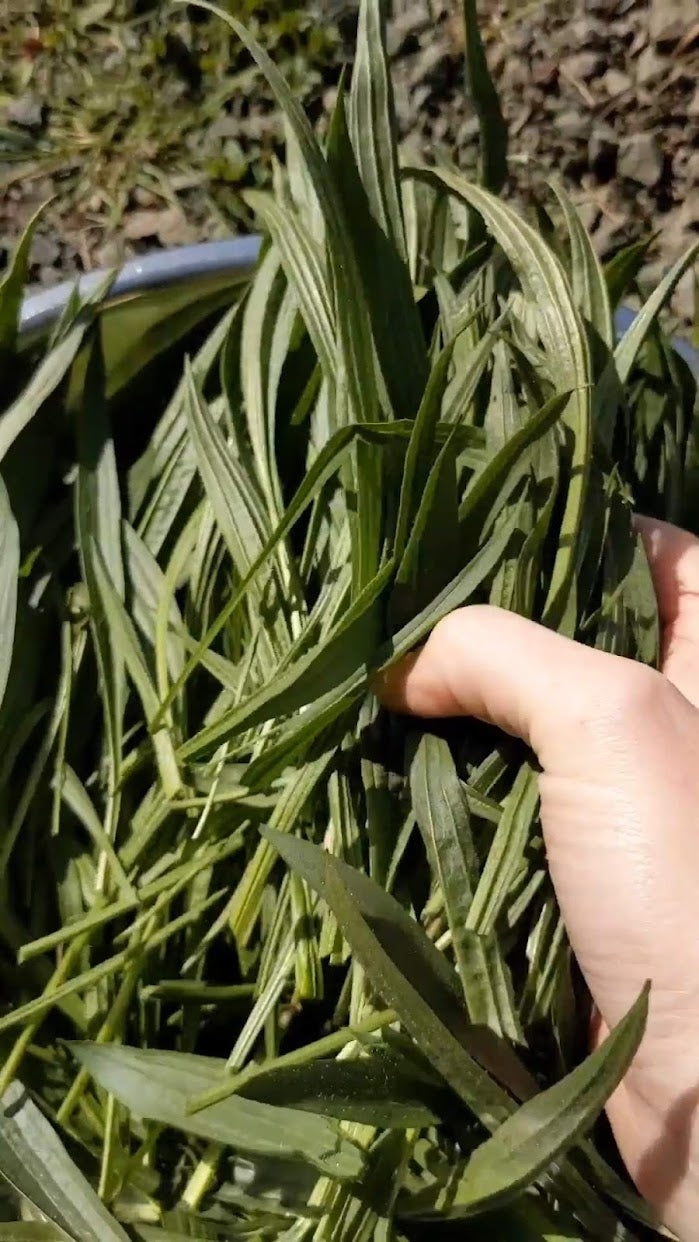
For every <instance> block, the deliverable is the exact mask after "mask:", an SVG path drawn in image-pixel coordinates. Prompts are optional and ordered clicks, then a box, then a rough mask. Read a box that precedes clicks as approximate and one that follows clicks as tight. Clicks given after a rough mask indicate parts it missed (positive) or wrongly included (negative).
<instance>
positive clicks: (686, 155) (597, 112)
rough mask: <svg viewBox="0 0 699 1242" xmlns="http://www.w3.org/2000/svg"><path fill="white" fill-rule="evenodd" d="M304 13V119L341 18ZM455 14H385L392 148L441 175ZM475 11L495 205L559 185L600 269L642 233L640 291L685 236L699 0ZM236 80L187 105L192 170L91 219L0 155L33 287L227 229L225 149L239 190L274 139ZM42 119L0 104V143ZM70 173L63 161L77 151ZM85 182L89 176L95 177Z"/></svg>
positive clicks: (349, 16)
mask: <svg viewBox="0 0 699 1242" xmlns="http://www.w3.org/2000/svg"><path fill="white" fill-rule="evenodd" d="M103 3H104V0H103ZM316 5H317V6H318V12H319V14H322V17H323V20H324V21H328V20H332V21H333V22H336V23H337V25H338V27H339V31H340V38H339V40H338V43H337V51H336V52H335V53H333V54H332V55H328V45H327V43H325V44H324V49H323V57H324V63H323V64H322V66H321V67H320V68H319V69H318V71H317V72H313V73H312V74H311V75H310V77H309V84H308V90H307V99H308V102H309V103H310V106H311V107H312V108H313V110H314V111H316V112H318V111H320V109H321V103H322V102H323V101H324V102H325V104H326V105H328V104H330V102H331V100H332V94H333V88H334V83H335V81H336V80H337V73H338V68H339V65H340V63H341V61H342V59H343V58H344V57H345V56H346V55H347V54H349V51H350V49H351V43H352V34H353V24H354V20H355V16H354V11H353V8H352V6H351V4H348V3H345V2H344V0H316ZM455 5H456V0H393V14H392V17H391V20H390V26H389V46H390V52H391V57H392V61H393V66H394V79H395V92H396V103H397V111H398V119H399V126H400V131H401V137H402V139H403V141H404V142H405V143H406V145H408V146H410V147H412V148H415V147H417V148H418V149H419V152H420V154H421V155H422V156H424V157H427V158H429V159H440V158H441V157H445V158H447V159H449V160H456V162H457V163H458V164H460V165H461V167H462V168H463V169H464V170H465V171H468V170H470V169H472V168H473V167H474V166H475V161H476V158H477V144H476V135H477V124H476V120H475V117H474V115H473V113H472V110H471V108H470V106H469V103H468V98H467V95H466V93H465V91H464V87H463V72H462V59H461V53H462V47H463V36H462V32H461V24H460V21H459V18H458V9H457V8H456V7H455ZM93 7H94V6H93ZM481 7H482V17H483V27H484V32H485V37H486V43H487V51H488V58H489V63H490V65H491V69H492V71H493V74H494V76H495V78H496V81H497V84H498V88H499V91H500V95H501V99H502V102H503V107H504V110H505V113H506V115H507V119H508V122H509V126H510V134H511V172H512V189H513V192H514V193H515V195H517V196H518V197H519V198H520V199H523V200H525V201H530V200H531V199H532V198H533V197H535V196H540V195H542V194H544V193H545V192H546V191H545V185H546V180H547V179H548V178H550V177H551V175H552V174H555V175H558V176H560V177H562V179H563V180H564V182H565V184H566V185H567V186H568V188H569V190H570V191H571V192H572V193H573V195H574V197H575V199H576V201H577V202H578V204H579V206H580V209H581V211H582V214H583V217H584V219H585V222H586V224H587V225H588V227H589V228H590V229H591V231H592V234H593V237H594V239H595V243H596V245H597V247H598V249H599V251H600V253H601V254H602V255H603V256H608V255H609V254H611V253H613V252H614V250H615V249H616V248H617V247H618V246H619V245H621V244H622V243H623V242H625V241H628V240H629V239H632V238H637V237H639V236H640V235H642V234H644V233H646V232H649V231H650V232H654V233H656V234H657V240H656V243H655V246H654V249H653V251H652V254H651V262H650V266H649V268H648V269H647V271H646V280H647V282H648V283H649V284H652V283H654V282H655V281H656V280H657V278H658V276H659V274H660V272H661V271H663V270H665V269H666V268H667V267H668V265H669V264H670V263H671V262H672V261H673V259H675V258H676V257H677V256H678V255H679V254H680V253H681V251H682V250H683V249H684V248H685V247H686V246H687V245H688V244H689V242H690V241H691V240H692V238H693V237H695V236H696V235H697V233H698V232H699V0H549V3H546V2H545V0H533V3H526V0H483V3H482V6H481ZM0 16H1V14H0ZM252 81H253V79H252V78H251V77H250V75H249V73H247V72H246V71H243V72H241V73H239V76H238V82H237V86H238V89H237V91H233V92H232V94H230V93H229V96H228V97H227V98H226V99H225V103H223V105H222V106H221V107H220V108H219V109H218V110H217V111H216V114H215V115H212V113H211V110H210V109H208V110H205V111H202V117H201V123H200V124H197V121H196V108H197V106H198V105H197V103H196V99H195V100H194V102H193V105H192V107H193V109H194V111H193V113H191V115H193V116H194V118H195V119H194V122H193V124H192V125H191V126H190V130H189V134H188V139H187V141H188V144H189V151H190V154H191V153H192V152H194V153H195V155H196V158H195V155H191V158H190V164H191V165H192V167H188V168H185V171H184V172H183V171H181V160H180V163H179V164H178V158H179V157H177V156H176V155H175V156H174V157H173V154H172V150H174V148H173V149H172V150H169V151H168V155H167V160H168V161H169V162H168V163H167V164H164V165H163V168H164V175H166V182H167V185H166V191H165V190H163V189H162V187H160V186H158V185H157V184H156V182H154V181H153V179H151V182H150V183H147V184H145V185H144V183H143V180H142V178H138V177H137V176H136V174H135V173H129V174H128V175H127V174H122V179H121V182H120V184H119V203H120V209H119V211H118V212H115V211H111V212H109V211H105V210H103V209H101V207H102V200H103V199H104V193H103V186H102V185H101V184H94V185H93V186H92V188H91V192H90V193H87V192H86V186H85V181H86V178H88V180H89V175H90V174H89V170H88V171H87V172H85V173H84V176H83V182H82V189H81V191H80V192H79V193H78V192H77V191H73V192H72V196H71V195H70V194H67V193H65V192H63V191H62V186H63V183H64V179H65V175H66V174H65V169H64V167H63V166H62V165H61V164H59V166H58V167H53V168H52V167H51V163H50V160H47V159H44V160H43V162H39V163H37V164H36V165H35V166H34V165H32V164H31V163H28V164H27V165H26V169H27V173H28V175H27V176H25V177H18V176H17V172H16V169H17V163H16V160H15V161H14V162H13V163H11V164H10V163H8V164H6V165H4V166H3V164H2V154H1V151H2V144H1V143H0V243H1V244H3V245H5V246H8V245H10V244H11V242H12V241H13V240H14V238H15V237H16V236H17V234H18V232H19V230H20V228H21V226H22V224H23V223H24V221H25V220H26V218H27V216H28V215H29V213H30V212H31V211H32V210H33V209H34V207H35V206H36V204H37V203H38V202H39V201H40V200H41V199H42V198H45V197H46V196H47V195H48V194H50V193H52V192H56V191H57V192H58V194H59V198H58V202H57V206H55V207H54V209H53V212H52V214H49V216H48V217H47V226H46V227H45V228H44V230H43V231H42V232H41V234H40V236H39V238H38V240H37V243H36V247H35V256H34V257H35V268H34V275H35V277H36V278H37V279H39V280H41V281H42V282H44V283H47V282H50V281H53V280H55V279H57V278H58V277H60V276H61V275H64V274H66V273H67V272H71V271H74V270H81V269H84V268H89V267H92V266H96V265H100V264H104V263H112V262H115V261H118V260H119V259H121V258H123V257H125V256H127V255H128V254H130V253H133V252H135V251H138V250H143V249H147V248H149V247H151V246H154V245H177V244H182V243H183V242H187V241H193V240H197V239H199V238H207V237H212V236H220V235H222V234H224V233H225V232H226V231H228V230H229V229H230V228H231V225H230V221H231V219H233V228H234V229H235V228H236V227H241V224H243V225H244V217H242V216H241V214H240V212H238V211H237V210H236V209H235V194H236V192H237V186H238V183H237V182H236V177H235V175H233V176H231V171H230V163H231V158H232V157H231V151H232V152H233V156H234V157H235V159H238V157H239V158H240V160H241V171H240V183H241V184H245V183H246V181H248V182H249V180H250V179H252V180H254V181H257V180H259V178H260V176H261V173H260V168H261V167H262V165H261V164H260V163H259V159H258V156H259V153H260V152H262V155H263V156H264V155H267V156H268V155H269V154H271V153H273V152H274V151H276V150H277V149H278V142H279V137H280V128H279V125H280V122H279V117H278V115H277V113H276V112H275V110H274V109H273V108H272V107H271V106H270V101H269V99H268V97H267V96H263V95H261V96H260V98H259V99H257V98H256V97H255V96H254V95H253V96H252V97H251V96H250V89H251V83H252ZM186 89H187V85H186V82H185V84H184V86H182V90H185V91H186ZM180 94H181V91H180ZM50 111H51V101H50V100H48V99H44V98H42V97H41V95H40V94H38V95H37V93H36V89H35V88H34V87H32V85H31V84H30V85H29V87H28V89H27V90H26V91H24V92H20V93H18V94H15V96H14V97H9V96H7V97H6V107H5V113H6V115H5V130H4V131H2V128H1V126H2V122H1V121H0V138H1V137H2V132H5V134H7V133H9V134H10V135H11V136H12V135H14V136H15V138H16V139H17V140H22V138H23V137H26V138H27V141H28V146H29V145H30V144H31V140H32V139H33V138H35V137H36V135H37V134H40V133H41V132H42V131H43V130H44V129H45V127H46V125H47V114H50ZM119 141H121V139H120V140H119ZM175 145H176V144H175ZM202 151H204V152H205V154H206V159H205V160H204V159H202V158H200V155H201V152H202ZM221 153H223V155H224V156H225V158H224V159H223V163H222V154H221ZM226 153H227V154H226ZM251 153H252V154H251ZM75 158H76V160H77V161H78V162H80V159H81V156H80V148H79V146H76V151H75ZM163 159H165V157H163ZM235 159H234V163H235ZM226 160H227V161H228V163H226ZM157 162H158V160H157V158H156V159H155V163H156V164H157ZM178 168H180V171H179V172H178ZM222 168H223V169H224V173H225V175H224V174H222V171H221V170H222ZM8 170H9V172H8ZM3 172H4V173H5V175H4V177H3ZM156 172H157V169H156ZM102 175H103V174H102V173H101V172H100V171H97V172H96V173H95V174H94V176H95V178H96V179H97V180H99V179H100V178H101V177H102ZM105 175H106V174H105ZM129 176H133V179H134V184H133V185H131V184H130V183H129V180H128V177H129ZM221 183H222V184H223V189H222V188H221ZM71 184H72V182H71ZM675 309H676V311H677V313H678V315H679V317H680V318H681V319H683V320H684V322H685V324H689V323H690V322H691V321H692V319H693V317H694V287H693V283H692V280H691V279H688V280H686V281H684V282H683V285H682V288H681V289H680V291H679V293H678V298H677V301H676V304H675Z"/></svg>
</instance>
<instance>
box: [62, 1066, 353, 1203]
mask: <svg viewBox="0 0 699 1242" xmlns="http://www.w3.org/2000/svg"><path fill="white" fill-rule="evenodd" d="M70 1047H71V1050H72V1052H73V1054H74V1055H75V1057H76V1058H77V1059H78V1060H79V1061H80V1063H81V1065H84V1066H85V1067H86V1069H88V1070H89V1072H90V1074H91V1075H92V1076H93V1078H95V1080H96V1081H97V1082H98V1083H100V1085H101V1086H103V1087H104V1088H105V1090H107V1091H110V1092H111V1093H112V1095H114V1096H115V1097H116V1098H117V1099H118V1100H120V1101H121V1103H122V1104H123V1105H124V1106H125V1107H126V1108H128V1109H130V1110H131V1111H132V1112H134V1113H135V1114H136V1115H137V1116H139V1117H144V1118H147V1119H149V1120H150V1121H157V1122H159V1123H160V1124H161V1125H167V1126H174V1127H175V1128H176V1129H179V1130H184V1131H186V1132H187V1133H189V1134H195V1135H198V1136H199V1137H201V1138H205V1139H210V1140H212V1141H214V1142H220V1143H226V1144H230V1145H231V1146H232V1147H237V1148H239V1149H240V1150H241V1151H247V1152H257V1153H259V1154H260V1155H270V1156H279V1157H281V1158H282V1159H283V1158H284V1157H286V1158H288V1159H293V1158H294V1157H297V1158H298V1157H300V1158H301V1159H304V1160H307V1161H308V1162H309V1163H310V1164H312V1165H313V1166H314V1167H315V1168H317V1169H318V1170H319V1171H320V1172H321V1173H325V1174H326V1175H328V1176H330V1177H337V1178H340V1179H343V1178H352V1177H357V1176H358V1175H359V1173H360V1172H361V1168H362V1156H361V1153H360V1151H359V1150H358V1148H356V1147H355V1146H354V1145H353V1144H352V1143H350V1142H348V1140H347V1139H345V1138H343V1137H342V1136H341V1134H340V1132H339V1130H338V1129H337V1127H336V1126H334V1125H333V1123H332V1122H331V1121H329V1120H327V1119H326V1118H324V1117H318V1116H315V1115H312V1116H310V1115H309V1114H308V1113H304V1112H301V1111H300V1110H294V1109H288V1108H277V1107H274V1106H272V1105H270V1104H260V1103H258V1102H257V1101H256V1100H247V1099H243V1097H242V1096H231V1097H230V1098H229V1099H227V1100H224V1101H223V1102H222V1103H220V1104H215V1105H213V1106H212V1107H211V1108H208V1109H206V1110H205V1111H204V1112H203V1113H195V1114H192V1115H190V1114H188V1113H187V1100H188V1098H189V1097H190V1096H192V1095H196V1094H197V1093H198V1092H200V1091H204V1090H206V1089H207V1088H210V1087H212V1086H215V1085H216V1084H217V1083H218V1082H220V1079H221V1075H222V1072H223V1068H224V1066H225V1062H221V1061H217V1060H212V1059H211V1058H208V1057H198V1056H190V1055H188V1054H186V1053H180V1052H149V1051H144V1050H142V1049H140V1048H127V1047H107V1046H105V1045H100V1044H96V1043H92V1044H91V1043H78V1044H71V1045H70Z"/></svg>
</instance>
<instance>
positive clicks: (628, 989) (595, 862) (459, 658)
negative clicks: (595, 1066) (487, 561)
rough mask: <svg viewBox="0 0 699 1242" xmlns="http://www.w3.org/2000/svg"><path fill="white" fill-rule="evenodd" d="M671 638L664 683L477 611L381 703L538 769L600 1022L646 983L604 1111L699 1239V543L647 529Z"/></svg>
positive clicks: (431, 648) (414, 664)
mask: <svg viewBox="0 0 699 1242" xmlns="http://www.w3.org/2000/svg"><path fill="white" fill-rule="evenodd" d="M638 524H639V529H640V531H641V534H642V537H643V539H644V543H645V546H646V549H647V552H648V558H649V562H650V566H651V571H652V574H653V580H654V584H655V589H656V593H657V596H658V605H659V611H660V619H661V626H662V672H656V671H655V670H653V669H649V668H646V667H644V666H643V665H640V664H637V663H634V662H633V661H631V660H625V659H622V658H621V657H619V656H614V655H609V654H607V653H605V652H600V651H596V650H594V649H591V648H589V647H584V646H582V645H581V644H579V643H576V642H573V641H572V640H570V639H567V638H563V637H561V636H560V635H558V634H555V633H553V632H552V631H550V630H547V629H545V628H544V627H542V626H539V625H537V624H535V623H534V622H532V621H528V620H525V619H524V618H522V617H519V616H517V615H515V614H513V613H509V612H505V611H503V610H501V609H498V608H492V607H489V606H487V605H486V606H481V605H475V606H472V607H468V608H462V609H459V610H458V611H457V612H453V613H451V614H450V615H449V616H448V617H445V618H444V620H443V621H441V622H440V623H439V624H438V625H437V626H436V627H435V629H434V631H433V632H432V634H431V635H430V638H429V639H428V641H427V643H426V644H425V646H424V647H423V648H422V649H421V650H420V651H418V652H416V653H413V654H412V655H411V656H408V657H407V658H406V659H405V660H404V661H402V662H401V663H400V664H398V665H397V666H395V667H394V668H392V669H390V670H388V672H387V673H385V674H384V676H383V678H382V681H381V683H380V686H379V694H380V696H381V698H382V700H383V702H384V703H385V704H386V705H387V706H388V707H391V708H393V709H394V710H396V711H402V712H411V713H413V714H415V715H418V716H461V715H464V716H475V717H478V718H479V719H481V720H485V721H488V722H489V723H492V724H495V725H498V726H499V727H500V728H502V729H504V730H505V731H506V732H508V733H511V734H514V735H515V736H517V737H520V738H522V739H524V740H525V741H526V742H527V743H528V744H529V745H530V746H531V748H532V750H533V751H534V752H535V754H536V755H537V757H538V759H539V762H540V764H541V768H542V774H541V777H540V787H541V814H542V824H543V830H544V839H545V844H546V851H547V856H548V862H549V866H550V870H551V875H552V878H553V883H554V885H555V888H556V893H557V896H558V900H559V903H560V906H561V910H562V913H563V918H564V921H565V924H566V928H567V931H568V935H569V937H570V941H571V944H572V947H573V950H574V952H575V954H576V957H577V959H578V962H579V964H580V967H581V969H582V972H583V974H584V976H585V979H586V981H587V984H588V986H589V988H590V992H591V994H592V997H593V999H594V1001H595V1004H596V1006H597V1010H598V1012H599V1015H600V1022H599V1024H598V1030H597V1031H596V1033H595V1035H594V1037H593V1038H594V1039H599V1038H601V1037H603V1036H604V1034H605V1033H606V1030H607V1028H608V1027H611V1026H614V1025H615V1024H616V1023H617V1022H618V1021H619V1020H620V1019H621V1018H622V1017H623V1015H624V1014H625V1013H626V1011H627V1010H628V1009H629V1007H630V1006H631V1004H632V1003H633V1001H634V1000H635V999H636V997H637V996H638V993H639V991H640V989H641V987H642V986H643V983H644V981H645V980H646V979H650V980H651V995H650V1011H649V1018H648V1026H647V1030H646V1034H645V1036H644V1039H643V1042H642V1044H641V1047H640V1049H639V1052H638V1054H637V1056H636V1059H635V1061H634V1064H633V1065H632V1067H631V1069H630V1071H629V1073H628V1075H627V1077H626V1078H625V1080H624V1082H623V1083H622V1084H621V1086H620V1087H619V1089H618V1090H617V1092H616V1093H615V1095H614V1096H613V1097H612V1099H611V1100H610V1102H609V1105H608V1109H607V1112H608V1115H609V1119H610V1121H611V1124H612V1128H613V1130H614V1133H615V1136H616V1140H617V1143H618V1145H619V1149H620V1151H621V1154H622V1156H623V1158H624V1160H625V1162H626V1165H627V1168H628V1169H629V1172H630V1174H631V1176H632V1177H633V1178H634V1180H635V1182H636V1184H637V1186H638V1188H639V1190H640V1192H641V1193H642V1194H643V1195H645V1196H646V1198H647V1199H648V1200H649V1201H650V1202H651V1203H653V1204H654V1205H655V1206H656V1207H657V1208H658V1210H659V1212H660V1214H661V1216H662V1218H663V1220H664V1221H665V1223H666V1224H667V1225H668V1226H669V1228H671V1229H672V1230H674V1231H675V1233H677V1235H678V1236H679V1237H680V1238H681V1239H682V1242H697V1240H698V1239H699V930H698V928H699V540H697V539H695V538H694V537H693V536H691V535H688V534H687V533H686V532H684V531H680V530H678V529H677V528H676V527H672V526H668V525H667V524H665V523H662V522H654V521H650V520H649V519H645V518H644V519H639V521H638Z"/></svg>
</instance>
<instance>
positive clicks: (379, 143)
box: [349, 0, 406, 260]
mask: <svg viewBox="0 0 699 1242" xmlns="http://www.w3.org/2000/svg"><path fill="white" fill-rule="evenodd" d="M349 113H350V120H351V130H352V145H353V146H354V150H355V153H356V158H357V164H358V167H359V171H360V173H361V177H362V182H363V184H364V189H365V190H366V195H367V200H368V203H369V206H370V209H371V213H372V215H373V217H374V219H375V220H376V221H377V223H378V224H379V226H380V228H381V230H382V232H383V233H384V234H385V236H386V237H387V238H388V240H389V241H390V242H391V246H392V249H393V250H394V251H395V252H396V253H397V254H398V255H399V256H400V258H401V259H403V260H405V258H406V250H405V235H404V231H403V208H402V203H401V198H400V190H399V182H398V144H397V139H396V117H395V111H394V105H393V84H392V82H391V75H390V72H389V66H388V56H387V53H386V18H385V11H384V7H383V4H382V2H381V0H361V3H360V5H359V21H358V26H357V46H356V50H355V55H354V64H353V67H352V89H351V92H350V107H349Z"/></svg>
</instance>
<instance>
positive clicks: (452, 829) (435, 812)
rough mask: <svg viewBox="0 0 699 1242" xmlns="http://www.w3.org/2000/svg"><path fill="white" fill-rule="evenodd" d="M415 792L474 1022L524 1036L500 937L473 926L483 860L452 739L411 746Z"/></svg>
mask: <svg viewBox="0 0 699 1242" xmlns="http://www.w3.org/2000/svg"><path fill="white" fill-rule="evenodd" d="M410 792H411V797H412V804H413V809H414V811H415V818H416V819H417V822H418V826H419V828H420V831H421V833H422V836H423V838H424V841H425V846H426V849H427V853H428V857H429V859H430V863H431V867H432V871H433V873H434V875H435V877H438V879H439V883H440V886H441V889H442V893H443V896H444V907H445V910H446V914H447V919H448V921H449V928H450V931H451V943H452V947H453V949H454V956H455V957H456V964H457V966H458V969H459V978H460V981H461V987H462V989H463V992H464V998H465V1000H466V1004H467V1007H468V1011H469V1015H470V1017H471V1021H472V1022H483V1023H485V1024H486V1025H489V1026H491V1027H492V1028H493V1029H494V1030H496V1031H497V1032H498V1033H499V1034H503V1035H508V1036H509V1037H510V1038H513V1039H521V1037H522V1035H521V1030H520V1029H519V1023H518V1022H517V1018H516V1014H515V1010H514V1005H513V1003H512V998H511V994H510V993H511V988H510V987H508V984H507V978H506V976H507V969H506V966H505V963H504V961H503V960H502V955H501V953H500V951H499V945H498V944H497V941H495V942H494V944H493V943H488V942H487V941H486V940H485V939H484V938H481V937H480V936H479V935H478V934H477V933H475V932H474V931H473V930H472V927H471V925H470V924H469V910H470V907H471V902H472V901H473V896H474V893H475V891H476V889H477V886H478V878H479V863H478V857H477V854H476V848H475V844H474V841H473V837H472V834H471V816H470V812H469V807H468V800H467V796H466V792H465V790H464V787H463V785H462V783H461V781H460V780H459V778H458V776H457V773H456V767H455V765H454V760H453V758H452V755H451V752H450V750H449V746H448V744H447V742H445V741H444V739H443V738H439V737H436V736H435V735H434V734H432V733H423V734H422V736H421V737H420V738H419V740H417V739H415V744H413V745H412V746H411V758H410Z"/></svg>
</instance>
